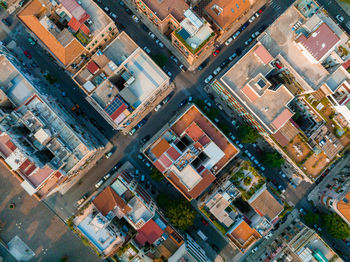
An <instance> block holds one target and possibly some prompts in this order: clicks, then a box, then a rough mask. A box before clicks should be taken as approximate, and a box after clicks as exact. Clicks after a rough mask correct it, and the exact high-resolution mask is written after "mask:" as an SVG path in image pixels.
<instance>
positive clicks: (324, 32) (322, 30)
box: [296, 23, 340, 61]
mask: <svg viewBox="0 0 350 262" xmlns="http://www.w3.org/2000/svg"><path fill="white" fill-rule="evenodd" d="M296 42H297V43H299V44H300V45H302V46H303V47H304V48H305V49H306V50H307V51H308V52H309V53H310V54H311V55H312V56H313V57H314V59H316V61H320V60H321V59H322V58H323V57H324V56H325V55H326V54H327V53H328V52H329V51H331V50H333V48H334V46H335V45H336V44H338V43H339V42H340V38H339V37H338V36H337V35H336V34H335V33H334V32H333V31H332V29H331V28H330V27H329V26H328V25H327V24H326V23H322V24H321V25H320V26H319V27H317V28H316V29H315V30H314V31H313V32H311V33H310V34H309V35H304V34H301V35H300V36H299V37H298V38H297V39H296Z"/></svg>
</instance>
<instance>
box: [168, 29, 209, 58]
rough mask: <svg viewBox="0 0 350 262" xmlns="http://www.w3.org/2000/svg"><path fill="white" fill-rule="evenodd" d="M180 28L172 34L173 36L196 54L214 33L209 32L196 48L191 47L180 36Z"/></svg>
mask: <svg viewBox="0 0 350 262" xmlns="http://www.w3.org/2000/svg"><path fill="white" fill-rule="evenodd" d="M179 31H180V29H178V30H176V31H175V32H174V33H173V34H174V36H175V37H176V38H177V39H178V40H179V41H180V42H181V43H182V44H183V45H184V46H185V47H186V48H187V49H188V50H189V51H190V52H191V53H192V54H196V53H197V52H198V51H199V50H201V49H202V47H203V46H205V45H206V43H208V42H209V40H210V39H211V38H212V37H213V36H215V33H214V32H213V33H211V34H210V36H209V37H208V38H207V39H206V40H204V41H203V42H202V43H201V44H200V45H199V46H198V47H197V48H196V49H193V48H192V47H191V46H190V45H189V44H188V43H187V42H186V41H185V39H183V38H182V36H181V35H180V34H179Z"/></svg>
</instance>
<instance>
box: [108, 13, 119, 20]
mask: <svg viewBox="0 0 350 262" xmlns="http://www.w3.org/2000/svg"><path fill="white" fill-rule="evenodd" d="M109 15H110V16H111V17H112V18H113V19H114V20H117V19H118V16H117V15H116V14H115V13H113V12H110V13H109Z"/></svg>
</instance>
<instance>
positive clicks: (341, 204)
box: [337, 191, 350, 224]
mask: <svg viewBox="0 0 350 262" xmlns="http://www.w3.org/2000/svg"><path fill="white" fill-rule="evenodd" d="M337 209H338V211H339V212H340V213H341V214H342V215H343V217H344V218H345V219H346V220H347V223H348V224H350V191H349V192H348V193H347V194H346V195H345V196H344V198H343V199H342V200H340V201H338V203H337Z"/></svg>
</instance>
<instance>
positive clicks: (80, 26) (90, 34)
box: [17, 0, 118, 72]
mask: <svg viewBox="0 0 350 262" xmlns="http://www.w3.org/2000/svg"><path fill="white" fill-rule="evenodd" d="M54 3H55V4H53V3H52V1H49V0H31V1H29V2H28V3H27V4H26V5H25V6H24V7H23V9H22V10H21V11H20V12H19V13H18V14H17V16H18V18H19V19H20V20H21V22H22V23H23V24H24V25H25V26H26V28H28V29H29V31H30V32H31V33H32V35H34V36H35V37H36V38H38V39H39V40H40V43H41V44H42V45H43V46H44V47H45V48H46V50H47V51H48V52H49V53H50V54H51V55H52V56H53V57H54V58H55V59H56V61H57V63H58V64H59V65H60V66H62V67H64V68H66V69H68V70H70V71H72V72H74V71H75V70H77V69H78V68H79V67H80V66H81V65H82V64H84V63H85V60H86V58H87V57H89V56H90V55H91V54H93V53H94V52H96V50H97V48H99V49H100V48H101V47H103V46H105V45H106V44H108V43H109V42H110V39H111V38H112V37H113V35H114V34H116V33H117V32H118V30H117V28H116V26H115V24H114V22H113V20H112V19H111V18H110V17H109V16H108V15H107V14H106V13H105V12H104V11H103V10H102V9H101V8H100V7H99V6H98V5H97V4H96V3H95V2H94V1H92V0H80V1H76V0H58V1H57V2H54Z"/></svg>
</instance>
